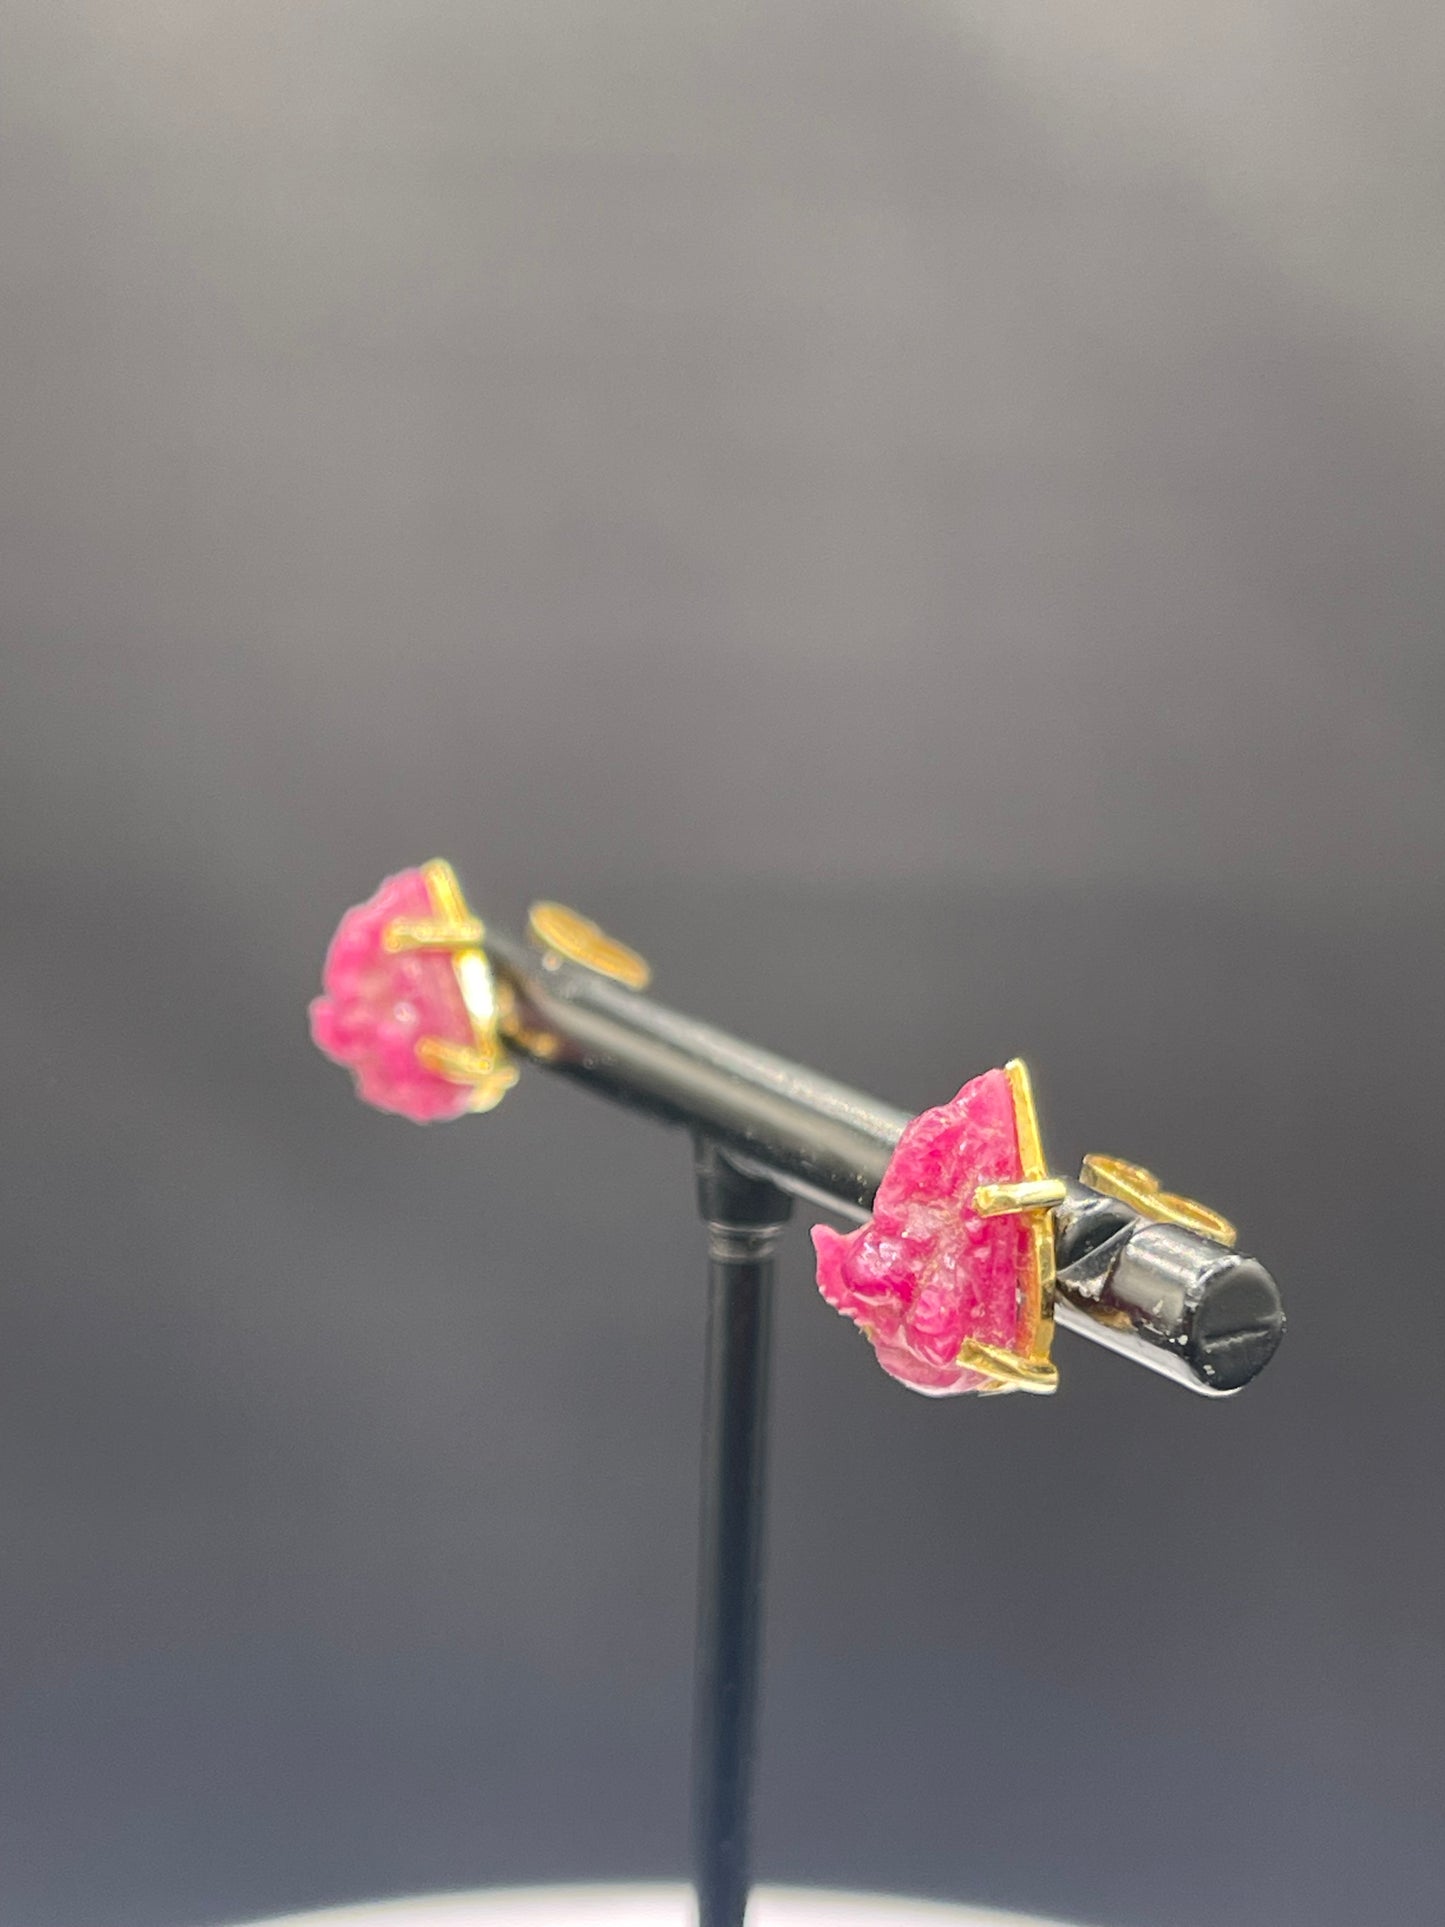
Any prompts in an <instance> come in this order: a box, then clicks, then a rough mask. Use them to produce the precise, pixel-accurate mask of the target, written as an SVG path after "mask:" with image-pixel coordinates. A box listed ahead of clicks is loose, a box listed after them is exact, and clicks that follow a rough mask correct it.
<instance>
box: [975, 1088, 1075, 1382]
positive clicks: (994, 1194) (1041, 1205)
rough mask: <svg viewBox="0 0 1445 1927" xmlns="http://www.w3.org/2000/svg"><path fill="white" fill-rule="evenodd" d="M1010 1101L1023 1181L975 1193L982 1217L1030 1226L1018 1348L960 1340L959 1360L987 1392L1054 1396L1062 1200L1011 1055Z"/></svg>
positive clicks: (1029, 1096) (1028, 1095)
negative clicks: (1057, 1228)
mask: <svg viewBox="0 0 1445 1927" xmlns="http://www.w3.org/2000/svg"><path fill="white" fill-rule="evenodd" d="M1004 1074H1005V1075H1006V1076H1007V1078H1008V1081H1009V1090H1010V1093H1011V1094H1012V1097H1013V1106H1014V1127H1015V1129H1016V1131H1017V1133H1018V1141H1019V1166H1020V1168H1021V1170H1022V1172H1023V1176H1022V1177H1021V1178H1020V1179H1018V1180H1016V1181H1015V1182H1013V1183H1011V1184H981V1185H980V1186H979V1187H978V1189H977V1190H976V1191H975V1192H974V1194H973V1208H974V1210H975V1211H977V1212H978V1214H979V1216H980V1217H983V1218H994V1217H1003V1216H1005V1215H1010V1216H1011V1215H1013V1214H1015V1213H1017V1214H1018V1215H1020V1216H1022V1217H1023V1218H1024V1219H1025V1221H1026V1222H1027V1225H1028V1231H1029V1255H1028V1262H1027V1264H1026V1265H1025V1268H1024V1281H1023V1295H1022V1299H1021V1302H1020V1304H1019V1324H1018V1348H1017V1350H1014V1351H1009V1350H1006V1349H1005V1348H1004V1347H1002V1346H999V1345H983V1344H980V1343H979V1342H978V1340H977V1339H972V1338H970V1339H968V1340H966V1341H965V1343H964V1345H963V1348H962V1350H961V1351H960V1352H959V1354H958V1362H959V1364H960V1365H962V1366H964V1367H966V1368H967V1370H969V1371H971V1372H977V1373H979V1374H980V1376H982V1377H986V1378H987V1379H988V1380H989V1381H990V1383H989V1384H988V1385H986V1386H985V1387H984V1388H983V1389H984V1391H986V1392H989V1393H993V1392H1052V1391H1056V1390H1057V1389H1058V1383H1059V1372H1058V1367H1057V1366H1056V1365H1055V1364H1054V1363H1053V1361H1052V1360H1051V1358H1050V1356H1049V1354H1050V1352H1051V1351H1052V1349H1053V1342H1054V1213H1053V1207H1054V1206H1055V1205H1056V1204H1060V1203H1062V1202H1063V1199H1064V1197H1065V1195H1066V1191H1065V1187H1064V1183H1063V1180H1062V1179H1060V1178H1055V1177H1050V1175H1049V1167H1048V1165H1047V1164H1046V1163H1045V1162H1044V1149H1043V1141H1042V1138H1041V1137H1040V1134H1039V1114H1038V1111H1037V1109H1036V1108H1035V1105H1034V1091H1033V1084H1032V1083H1031V1081H1030V1079H1029V1073H1028V1066H1027V1065H1026V1064H1025V1063H1024V1062H1023V1060H1022V1058H1018V1057H1015V1058H1013V1059H1012V1060H1011V1061H1010V1062H1009V1063H1008V1064H1006V1065H1005V1066H1004Z"/></svg>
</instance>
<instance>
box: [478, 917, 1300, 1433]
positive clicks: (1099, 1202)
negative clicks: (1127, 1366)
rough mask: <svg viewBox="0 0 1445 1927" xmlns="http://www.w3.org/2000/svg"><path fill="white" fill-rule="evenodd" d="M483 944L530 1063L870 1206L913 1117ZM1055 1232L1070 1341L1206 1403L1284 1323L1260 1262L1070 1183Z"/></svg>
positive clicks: (761, 1172)
mask: <svg viewBox="0 0 1445 1927" xmlns="http://www.w3.org/2000/svg"><path fill="white" fill-rule="evenodd" d="M486 947H487V952H488V955H489V956H490V958H491V960H492V963H493V966H494V968H495V970H496V972H497V975H498V978H499V981H500V984H501V986H502V992H503V996H504V1000H505V1002H506V1006H507V1009H506V1020H505V1029H506V1031H507V1034H508V1036H509V1038H510V1040H511V1041H512V1042H513V1044H514V1045H515V1046H516V1047H517V1048H518V1049H520V1050H522V1051H524V1052H526V1053H527V1054H528V1055H530V1056H531V1057H532V1058H533V1059H534V1060H535V1061H536V1062H537V1063H538V1064H541V1065H545V1066H547V1067H548V1068H550V1069H552V1070H556V1071H560V1072H561V1073H563V1075H565V1076H568V1077H572V1078H575V1079H577V1080H578V1081H579V1082H581V1083H584V1084H587V1085H589V1086H591V1087H592V1088H593V1089H595V1090H597V1091H599V1092H601V1093H603V1094H604V1095H606V1096H608V1097H611V1098H614V1099H616V1100H618V1101H619V1102H621V1103H624V1104H627V1105H629V1106H631V1107H632V1108H633V1109H636V1110H641V1111H645V1112H647V1113H648V1114H649V1115H651V1116H653V1117H657V1118H659V1119H662V1120H664V1121H666V1122H669V1123H673V1124H681V1125H683V1126H685V1127H687V1128H688V1129H690V1130H692V1131H693V1132H694V1133H697V1132H703V1133H705V1134H706V1135H707V1137H708V1138H709V1139H710V1140H711V1141H712V1142H714V1143H716V1144H717V1145H719V1146H720V1147H722V1148H723V1149H724V1150H725V1151H726V1152H727V1154H728V1157H729V1159H730V1161H731V1162H732V1164H733V1165H734V1166H735V1167H736V1168H738V1169H739V1170H743V1171H746V1172H750V1173H752V1174H753V1175H755V1176H758V1177H762V1178H766V1179H768V1180H769V1181H770V1182H772V1183H774V1184H777V1185H779V1186H781V1187H782V1189H784V1190H785V1191H788V1192H789V1193H791V1194H792V1195H793V1196H795V1197H799V1198H806V1199H809V1200H811V1201H812V1202H814V1203H817V1204H821V1205H823V1206H825V1207H826V1208H828V1209H829V1210H832V1211H834V1212H837V1213H839V1214H840V1215H842V1216H844V1217H851V1218H853V1219H862V1218H865V1217H867V1215H868V1214H869V1212H870V1211H871V1210H872V1205H873V1194H874V1192H875V1191H876V1190H877V1188H878V1185H879V1183H880V1181H881V1179H882V1177H883V1173H884V1171H885V1170H886V1169H887V1167H888V1161H889V1159H890V1158H891V1157H892V1155H893V1151H894V1147H895V1145H896V1144H897V1142H898V1138H899V1134H900V1133H901V1132H902V1131H903V1129H904V1127H905V1126H906V1125H907V1123H908V1122H909V1118H908V1113H907V1112H905V1111H900V1110H898V1109H896V1108H895V1107H893V1106H892V1105H887V1104H880V1103H878V1102H877V1101H876V1100H875V1099H874V1098H871V1097H867V1096H865V1095H864V1094H863V1093H862V1092H861V1091H855V1090H850V1089H849V1088H848V1086H847V1085H844V1084H839V1083H836V1082H834V1080H833V1079H832V1078H828V1077H822V1076H820V1075H819V1074H818V1073H817V1072H815V1071H811V1070H808V1069H807V1068H806V1067H805V1066H803V1065H801V1064H793V1063H790V1062H789V1061H788V1060H787V1059H786V1058H783V1057H778V1056H776V1055H775V1054H774V1053H773V1052H772V1051H767V1050H762V1049H759V1047H758V1046H757V1045H755V1044H747V1043H743V1042H742V1041H741V1040H739V1039H738V1038H736V1037H730V1036H729V1035H728V1034H727V1032H726V1031H721V1030H718V1029H716V1028H715V1027H714V1026H713V1025H711V1024H704V1023H700V1022H699V1021H698V1020H697V1019H696V1018H694V1017H686V1016H683V1015H681V1014H680V1013H679V1012H677V1011H673V1010H668V1009H667V1008H666V1007H665V1006H664V1005H662V1004H659V1003H656V1002H654V1001H653V999H652V998H651V997H648V996H644V995H642V994H640V993H639V992H637V991H633V990H628V989H626V988H624V987H623V986H622V985H621V984H619V983H615V982H613V981H612V980H611V979H610V978H607V977H604V976H601V975H599V974H598V972H596V971H595V970H589V969H586V968H583V967H581V966H579V965H576V964H570V963H567V962H564V961H563V960H561V959H560V958H558V957H555V956H552V955H549V954H547V953H546V952H544V951H541V950H539V949H538V948H536V947H534V946H532V945H531V944H528V943H524V942H520V941H518V940H517V939H516V938H513V937H508V936H506V935H505V934H503V933H498V932H493V931H491V930H489V931H488V935H487V939H486ZM1057 1221H1058V1225H1059V1232H1060V1251H1059V1270H1058V1299H1057V1304H1056V1316H1057V1318H1058V1322H1059V1324H1060V1325H1061V1326H1063V1327H1064V1328H1065V1329H1066V1330H1068V1331H1073V1332H1076V1333H1078V1334H1079V1335H1080V1336H1081V1337H1085V1338H1089V1339H1092V1340H1094V1342H1095V1343H1097V1344H1101V1345H1105V1346H1107V1347H1108V1348H1109V1349H1110V1350H1112V1351H1116V1352H1119V1353H1122V1354H1123V1355H1124V1356H1125V1357H1127V1358H1131V1359H1133V1360H1134V1362H1135V1363H1136V1364H1140V1365H1145V1366H1147V1367H1148V1368H1149V1369H1150V1370H1151V1371H1156V1372H1162V1373H1164V1374H1165V1375H1166V1376H1168V1377H1171V1378H1173V1379H1175V1380H1176V1381H1177V1382H1178V1383H1180V1384H1182V1385H1185V1386H1187V1387H1188V1388H1189V1389H1190V1390H1191V1391H1196V1392H1204V1393H1207V1394H1216V1395H1218V1394H1221V1393H1226V1392H1230V1391H1235V1390H1238V1388H1239V1387H1240V1386H1241V1385H1243V1384H1245V1383H1246V1382H1247V1381H1248V1380H1249V1379H1250V1378H1252V1377H1254V1375H1255V1374H1256V1373H1257V1372H1259V1371H1260V1370H1262V1369H1263V1367H1264V1366H1265V1364H1267V1363H1268V1361H1269V1359H1270V1358H1271V1356H1272V1355H1273V1353H1274V1350H1275V1348H1276V1346H1277V1345H1278V1343H1279V1340H1280V1337H1281V1335H1282V1333H1283V1330H1284V1313H1283V1309H1282V1307H1281V1305H1280V1299H1279V1292H1278V1290H1277V1288H1276V1286H1275V1284H1274V1281H1273V1279H1272V1278H1271V1277H1270V1276H1269V1273H1268V1272H1267V1271H1265V1269H1264V1268H1263V1266H1262V1265H1260V1264H1259V1263H1258V1261H1257V1260H1255V1259H1253V1258H1248V1257H1245V1256H1243V1255H1242V1254H1241V1253H1238V1252H1231V1251H1226V1250H1225V1248H1224V1247H1223V1246H1222V1245H1218V1244H1216V1243H1214V1242H1212V1241H1211V1240H1210V1239H1207V1238H1204V1237H1201V1236H1199V1235H1198V1234H1196V1233H1194V1232H1190V1231H1186V1230H1183V1229H1181V1228H1179V1227H1177V1226H1170V1227H1167V1230H1168V1236H1167V1237H1166V1238H1162V1239H1161V1238H1160V1237H1159V1236H1157V1235H1156V1234H1157V1233H1158V1232H1159V1231H1160V1230H1161V1229H1164V1227H1160V1226H1158V1225H1155V1224H1153V1222H1152V1221H1151V1220H1150V1219H1148V1218H1145V1217H1143V1216H1142V1215H1141V1214H1140V1213H1138V1212H1136V1211H1135V1210H1133V1209H1132V1208H1131V1207H1130V1206H1129V1205H1126V1204H1120V1203H1117V1202H1116V1201H1115V1200H1113V1199H1111V1198H1109V1199H1106V1198H1103V1197H1102V1196H1101V1195H1100V1194H1099V1193H1098V1192H1095V1191H1093V1190H1091V1189H1090V1188H1089V1187H1088V1186H1086V1185H1077V1184H1075V1185H1071V1186H1070V1187H1069V1197H1068V1200H1067V1201H1066V1203H1065V1204H1064V1205H1063V1206H1061V1207H1060V1209H1059V1212H1058V1214H1057ZM1146 1231H1148V1232H1149V1234H1150V1235H1149V1236H1147V1237H1146V1236H1144V1235H1143V1234H1144V1233H1145V1232H1146ZM1106 1274H1107V1276H1106Z"/></svg>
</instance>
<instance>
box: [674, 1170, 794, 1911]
mask: <svg viewBox="0 0 1445 1927" xmlns="http://www.w3.org/2000/svg"><path fill="white" fill-rule="evenodd" d="M698 1197H699V1204H700V1207H701V1210H702V1215H703V1219H704V1222H705V1224H706V1227H707V1237H708V1278H709V1284H708V1322H707V1364H706V1382H705V1388H704V1411H703V1434H702V1438H703V1444H702V1504H701V1516H700V1523H699V1559H698V1609H697V1611H698V1617H697V1657H696V1671H695V1684H694V1714H693V1717H694V1733H693V1776H692V1789H693V1861H694V1880H695V1883H696V1887H697V1904H698V1923H699V1927H743V1918H744V1915H745V1914H746V1912H747V1903H748V1888H749V1885H750V1884H751V1854H750V1842H751V1832H752V1825H751V1822H752V1787H753V1760H754V1754H755V1750H756V1730H757V1706H758V1671H759V1663H760V1658H761V1644H762V1559H763V1495H764V1476H765V1472H766V1458H767V1396H768V1349H769V1334H770V1326H771V1315H772V1291H773V1269H774V1253H775V1251H776V1248H777V1241H778V1237H779V1234H780V1232H781V1229H782V1226H783V1224H784V1223H785V1222H786V1219H787V1216H788V1212H789V1209H790V1200H789V1199H788V1198H787V1197H786V1196H785V1195H784V1194H783V1193H782V1192H781V1191H779V1190H778V1189H777V1188H776V1186H774V1185H771V1184H768V1183H766V1182H763V1181H761V1180H758V1179H753V1178H747V1177H744V1176H742V1175H741V1174H740V1173H739V1172H737V1171H736V1170H735V1169H734V1168H732V1167H731V1166H730V1165H729V1164H728V1161H727V1159H726V1158H725V1157H724V1156H723V1155H722V1154H721V1153H720V1152H719V1151H718V1150H717V1148H716V1147H715V1146H713V1145H710V1144H700V1145H699V1147H698Z"/></svg>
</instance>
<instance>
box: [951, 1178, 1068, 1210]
mask: <svg viewBox="0 0 1445 1927" xmlns="http://www.w3.org/2000/svg"><path fill="white" fill-rule="evenodd" d="M1067 1196H1068V1186H1067V1185H1066V1184H1065V1183H1064V1181H1063V1179H1062V1178H1024V1179H1021V1180H1020V1181H1019V1183H1017V1184H981V1185H980V1186H979V1187H978V1189H977V1191H975V1192H974V1194H973V1208H974V1210H975V1211H976V1212H977V1213H978V1215H979V1216H980V1217H981V1218H1009V1217H1012V1216H1014V1214H1015V1213H1016V1212H1020V1211H1052V1210H1053V1208H1054V1206H1055V1205H1056V1204H1062V1203H1063V1201H1064V1199H1065V1198H1066V1197H1067Z"/></svg>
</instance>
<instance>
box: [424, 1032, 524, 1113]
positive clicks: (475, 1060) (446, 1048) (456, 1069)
mask: <svg viewBox="0 0 1445 1927" xmlns="http://www.w3.org/2000/svg"><path fill="white" fill-rule="evenodd" d="M416 1057H417V1062H418V1063H419V1064H420V1065H421V1066H422V1068H423V1069H424V1070H429V1071H431V1072H432V1073H433V1074H434V1075H435V1076H437V1077H445V1078H446V1079H447V1081H448V1082H449V1083H452V1084H470V1085H471V1086H472V1087H473V1096H472V1103H471V1108H472V1110H474V1111H490V1110H491V1109H492V1107H493V1106H494V1105H496V1104H500V1103H501V1101H502V1099H503V1097H505V1095H506V1094H507V1092H508V1091H509V1090H511V1088H512V1086H513V1085H514V1084H515V1083H516V1081H517V1073H516V1070H515V1069H514V1068H513V1066H512V1065H511V1064H509V1063H507V1062H506V1061H505V1060H499V1059H498V1058H496V1057H493V1056H491V1055H490V1054H489V1053H488V1052H486V1051H484V1050H478V1049H475V1048H473V1047H472V1046H470V1045H467V1044H451V1043H448V1042H447V1040H446V1039H445V1038H444V1037H423V1038H422V1039H421V1041H420V1043H418V1045H417V1047H416Z"/></svg>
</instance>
